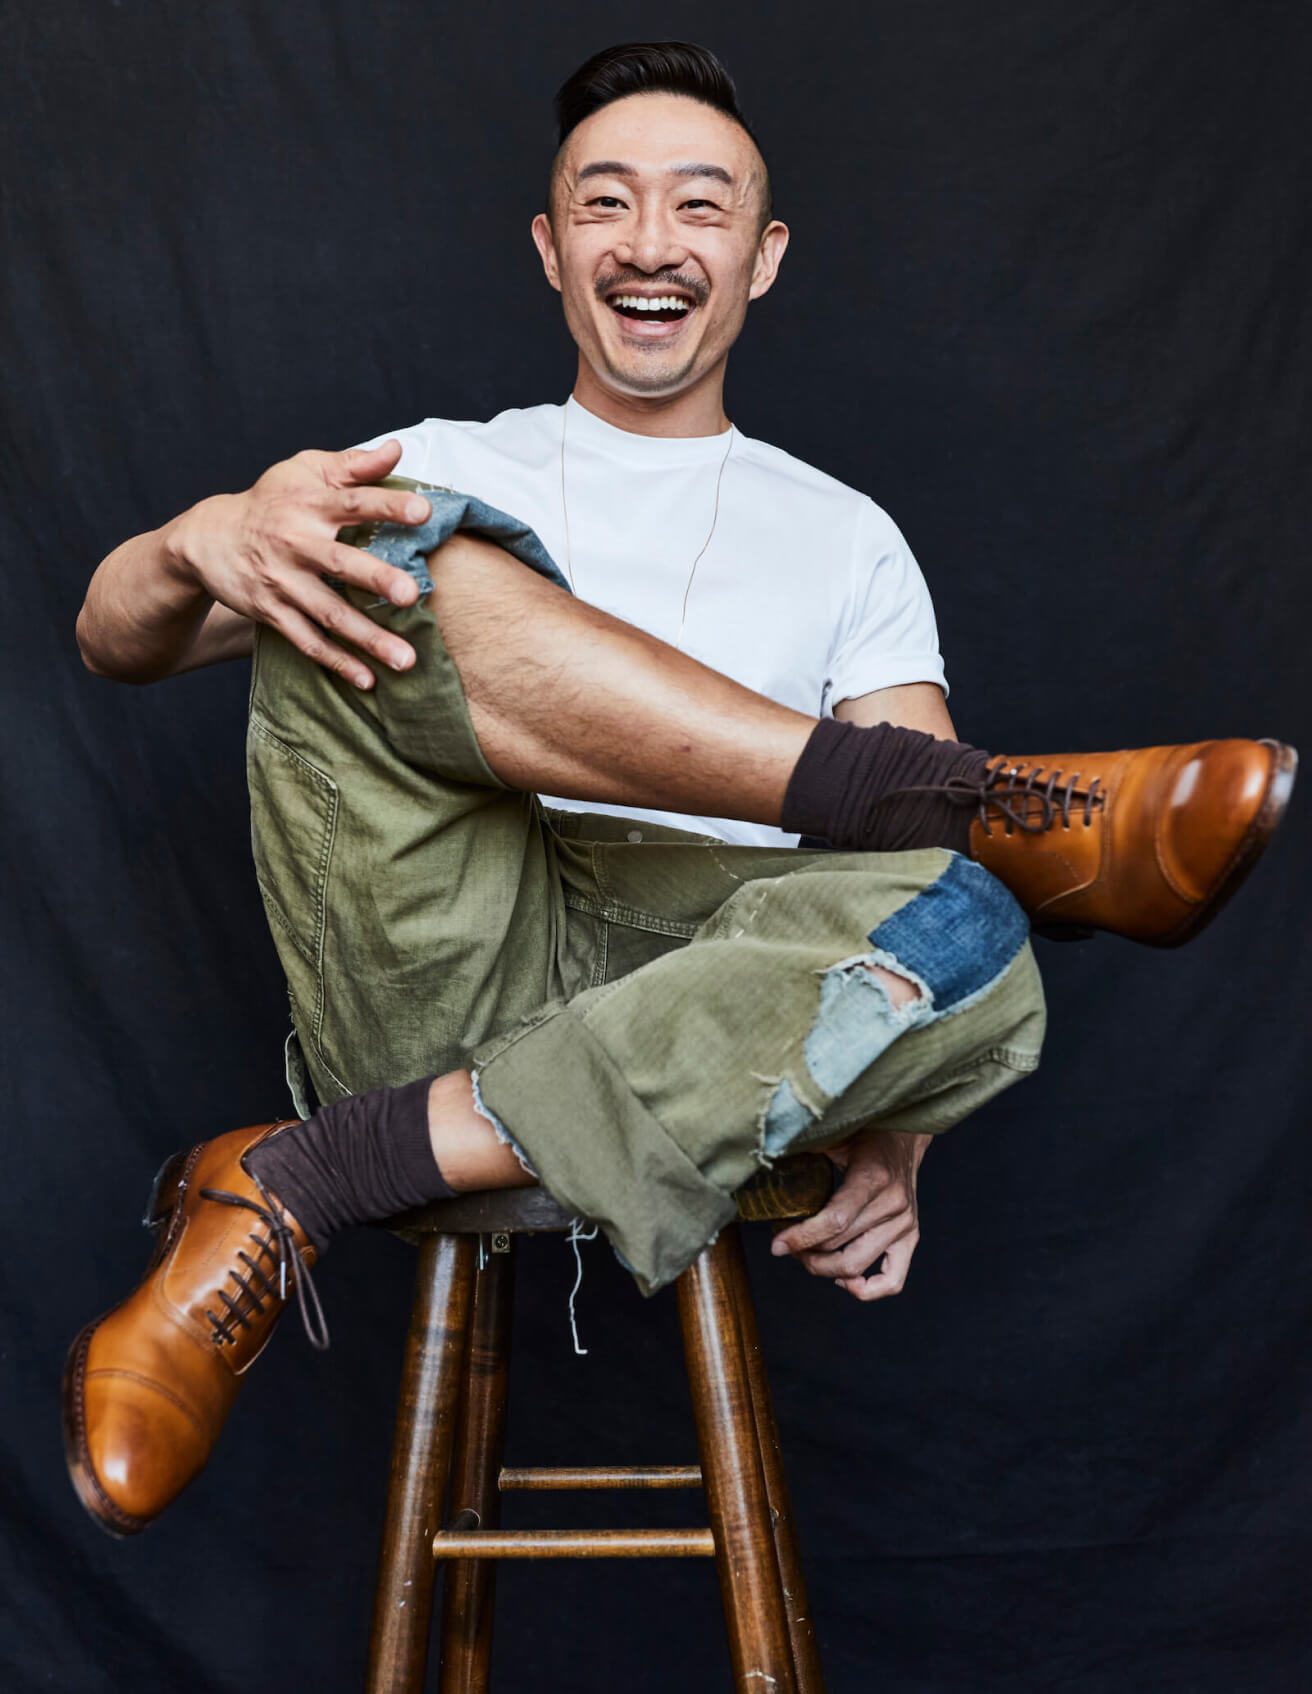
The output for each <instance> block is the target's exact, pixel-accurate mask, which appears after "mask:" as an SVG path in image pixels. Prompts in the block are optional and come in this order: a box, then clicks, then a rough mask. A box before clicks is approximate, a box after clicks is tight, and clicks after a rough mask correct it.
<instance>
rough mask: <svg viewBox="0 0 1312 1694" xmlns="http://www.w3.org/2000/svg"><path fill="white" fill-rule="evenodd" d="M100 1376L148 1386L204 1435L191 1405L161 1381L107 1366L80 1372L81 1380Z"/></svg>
mask: <svg viewBox="0 0 1312 1694" xmlns="http://www.w3.org/2000/svg"><path fill="white" fill-rule="evenodd" d="M102 1376H115V1377H122V1378H123V1380H124V1381H125V1382H137V1383H140V1385H141V1386H142V1387H143V1388H149V1389H150V1391H151V1393H152V1394H158V1395H159V1396H160V1398H161V1399H162V1400H167V1401H168V1402H169V1403H170V1405H173V1406H176V1407H177V1409H178V1410H179V1411H180V1412H181V1413H182V1415H183V1417H184V1418H186V1419H187V1421H188V1423H190V1424H191V1425H192V1427H193V1428H194V1429H195V1430H196V1431H197V1432H198V1434H201V1435H204V1433H205V1429H204V1426H203V1424H202V1423H201V1421H200V1419H199V1418H198V1417H197V1416H196V1414H195V1412H193V1411H192V1409H191V1407H190V1406H188V1405H187V1403H186V1402H185V1401H184V1400H182V1399H180V1398H179V1397H178V1395H176V1394H175V1393H174V1392H173V1390H172V1389H171V1388H166V1387H165V1386H164V1384H163V1383H162V1382H155V1381H153V1380H152V1379H151V1378H150V1377H148V1376H142V1375H141V1373H140V1372H139V1371H134V1370H117V1369H113V1370H111V1369H109V1368H105V1369H101V1370H89V1371H84V1372H83V1374H82V1380H83V1382H90V1381H91V1379H92V1377H102Z"/></svg>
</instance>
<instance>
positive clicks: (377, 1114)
mask: <svg viewBox="0 0 1312 1694" xmlns="http://www.w3.org/2000/svg"><path fill="white" fill-rule="evenodd" d="M432 1080H433V1079H432V1077H431V1076H427V1077H423V1078H421V1079H420V1080H419V1081H418V1082H407V1083H406V1084H404V1086H403V1087H400V1088H375V1089H373V1090H372V1091H371V1092H370V1093H368V1094H353V1095H351V1096H349V1097H348V1098H347V1099H345V1100H337V1101H335V1102H334V1103H333V1104H332V1105H331V1106H320V1108H319V1110H318V1111H317V1112H315V1113H314V1115H313V1117H309V1118H306V1120H305V1122H304V1123H296V1124H292V1125H291V1126H290V1127H289V1128H287V1129H282V1130H279V1131H278V1133H277V1134H276V1135H271V1136H270V1137H269V1139H268V1140H267V1141H262V1142H261V1143H260V1145H259V1146H258V1147H256V1148H255V1150H254V1151H253V1152H251V1153H249V1154H247V1158H246V1162H247V1165H248V1167H249V1168H250V1169H251V1170H252V1171H253V1172H254V1173H255V1175H256V1176H258V1177H259V1179H260V1181H261V1182H262V1183H264V1185H265V1187H266V1188H268V1189H269V1190H270V1191H271V1192H272V1194H273V1195H274V1197H275V1198H276V1199H277V1200H278V1201H279V1202H280V1204H282V1205H284V1206H285V1207H286V1208H287V1210H288V1211H289V1212H290V1213H291V1214H292V1216H293V1217H294V1218H295V1219H296V1221H297V1223H299V1224H300V1226H301V1228H302V1229H303V1230H304V1231H305V1233H306V1234H307V1235H308V1236H309V1238H310V1240H311V1241H312V1242H313V1243H314V1246H315V1248H316V1250H317V1251H318V1252H320V1253H322V1252H323V1250H324V1248H325V1247H326V1246H327V1245H328V1243H329V1241H331V1240H332V1238H333V1236H334V1235H336V1234H338V1232H339V1231H341V1230H343V1229H346V1228H347V1227H348V1226H349V1225H351V1224H357V1223H377V1222H379V1221H381V1220H382V1219H383V1218H390V1217H395V1216H396V1214H397V1213H398V1212H404V1211H407V1210H408V1209H409V1208H410V1207H412V1206H422V1205H424V1204H425V1203H426V1202H427V1201H429V1200H441V1199H444V1198H445V1197H446V1196H447V1195H448V1194H451V1193H452V1192H453V1190H452V1188H451V1187H450V1185H449V1184H448V1183H447V1181H446V1179H445V1177H443V1175H442V1173H441V1171H440V1170H439V1169H438V1166H437V1160H436V1159H435V1158H434V1157H433V1147H432V1143H431V1141H430V1140H429V1137H428V1085H429V1083H430V1082H432Z"/></svg>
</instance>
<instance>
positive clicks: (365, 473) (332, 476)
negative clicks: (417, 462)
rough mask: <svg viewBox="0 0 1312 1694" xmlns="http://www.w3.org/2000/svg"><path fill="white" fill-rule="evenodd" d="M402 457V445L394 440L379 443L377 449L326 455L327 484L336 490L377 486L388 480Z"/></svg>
mask: <svg viewBox="0 0 1312 1694" xmlns="http://www.w3.org/2000/svg"><path fill="white" fill-rule="evenodd" d="M400 457H401V443H400V442H399V441H398V440H397V439H396V437H395V436H392V437H390V438H389V439H388V440H386V441H380V442H379V443H378V445H377V447H346V448H344V449H343V450H342V451H341V452H340V453H325V454H324V466H323V471H324V480H325V481H326V482H330V483H332V484H334V485H335V486H341V485H343V484H345V483H350V482H377V481H378V478H379V477H380V476H387V475H388V473H389V472H390V471H391V470H392V469H393V468H394V467H395V466H396V464H397V462H398V461H399V460H400Z"/></svg>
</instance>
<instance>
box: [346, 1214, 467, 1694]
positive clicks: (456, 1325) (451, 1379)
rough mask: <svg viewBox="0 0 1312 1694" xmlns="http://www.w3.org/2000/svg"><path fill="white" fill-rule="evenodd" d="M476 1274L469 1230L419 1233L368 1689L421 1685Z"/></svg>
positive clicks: (402, 1692)
mask: <svg viewBox="0 0 1312 1694" xmlns="http://www.w3.org/2000/svg"><path fill="white" fill-rule="evenodd" d="M473 1274H474V1239H473V1237H471V1236H467V1235H463V1236H461V1235H431V1236H428V1237H426V1238H425V1239H424V1241H423V1243H422V1245H421V1246H420V1248H419V1269H418V1275H417V1278H416V1286H415V1303H414V1307H413V1309H412V1311H411V1314H410V1333H409V1335H408V1336H407V1338H406V1349H405V1368H404V1370H403V1372H402V1375H401V1397H400V1406H399V1408H398V1410H397V1415H396V1438H395V1441H394V1443H393V1446H392V1480H391V1484H390V1486H389V1488H388V1492H387V1519H386V1522H385V1524H384V1526H383V1546H382V1552H381V1555H380V1557H379V1561H378V1587H377V1591H376V1594H375V1598H374V1626H373V1632H372V1634H371V1635H370V1638H369V1669H368V1673H367V1676H366V1679H365V1688H366V1690H367V1694H422V1689H423V1683H424V1671H425V1666H426V1664H427V1660H428V1630H429V1620H430V1618H431V1616H432V1609H433V1583H434V1580H435V1577H436V1570H437V1566H436V1562H435V1561H434V1558H433V1537H434V1535H436V1533H437V1531H438V1529H439V1528H440V1527H441V1522H442V1494H443V1490H444V1489H445V1486H446V1476H447V1470H448V1468H449V1466H450V1462H451V1441H452V1435H453V1426H454V1423H455V1413H456V1405H457V1399H458V1395H459V1392H460V1372H461V1365H462V1363H463V1361H464V1353H465V1332H466V1329H467V1327H468V1321H469V1303H470V1289H471V1285H472V1282H473Z"/></svg>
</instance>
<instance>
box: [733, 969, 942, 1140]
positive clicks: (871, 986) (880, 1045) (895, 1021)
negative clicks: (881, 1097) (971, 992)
mask: <svg viewBox="0 0 1312 1694" xmlns="http://www.w3.org/2000/svg"><path fill="white" fill-rule="evenodd" d="M875 966H882V967H883V968H884V969H886V970H889V971H892V972H893V973H894V974H895V975H897V976H901V977H904V978H905V979H906V980H907V981H908V982H910V983H911V984H912V985H913V986H914V987H915V988H916V990H917V995H916V998H915V999H914V1000H908V1001H907V1002H905V1004H903V1005H901V1006H895V1005H894V1004H893V1002H892V1000H891V999H890V998H889V994H888V990H887V989H886V988H885V987H884V985H883V983H882V982H881V981H880V980H879V978H878V977H877V976H875V975H874V967H875ZM936 1016H937V1013H936V1011H935V1008H934V996H933V994H932V993H931V992H930V990H929V988H928V986H927V985H926V984H925V983H923V982H922V981H921V980H920V979H919V978H918V977H917V976H916V975H915V973H914V972H912V971H907V970H904V969H903V967H902V966H901V965H900V964H899V963H898V962H897V961H896V960H895V959H892V958H890V957H889V956H888V955H887V954H884V955H883V956H882V957H879V958H874V957H871V956H870V955H868V954H866V955H862V956H861V957H859V958H856V959H844V960H842V961H841V962H840V963H838V964H836V965H833V966H831V967H830V969H829V970H827V971H826V972H825V973H824V978H823V980H822V982H821V984H820V1005H819V1008H818V1010H817V1011H816V1015H815V1021H814V1022H813V1023H812V1025H811V1029H810V1033H809V1034H808V1035H807V1038H806V1043H805V1046H804V1047H803V1049H802V1054H803V1057H804V1058H805V1060H806V1068H807V1071H808V1072H809V1073H810V1077H811V1080H812V1081H813V1082H814V1083H815V1085H816V1087H817V1088H819V1089H820V1090H821V1091H822V1092H823V1093H825V1094H827V1095H829V1096H830V1097H831V1098H833V1097H835V1096H836V1095H839V1094H841V1093H843V1091H844V1090H845V1089H847V1088H850V1087H851V1085H852V1084H853V1083H854V1082H855V1081H856V1079H857V1077H859V1076H860V1075H861V1073H862V1072H863V1071H865V1070H868V1069H869V1068H870V1066H871V1065H873V1064H874V1062H875V1060H876V1059H878V1058H879V1057H880V1055H881V1054H882V1053H884V1052H886V1051H887V1049H888V1048H889V1047H891V1046H892V1044H893V1042H894V1041H896V1040H897V1038H898V1036H899V1035H903V1034H905V1033H906V1031H907V1030H909V1029H918V1028H919V1027H920V1026H921V1025H922V1024H926V1023H931V1022H932V1021H933V1019H934V1018H935V1017H936ZM817 1116H818V1114H817V1113H816V1112H814V1111H812V1110H811V1108H810V1107H809V1106H808V1105H807V1104H806V1103H805V1102H804V1101H803V1100H802V1099H801V1098H800V1097H799V1095H798V1093H797V1090H796V1089H795V1088H794V1086H793V1084H792V1083H791V1082H790V1081H789V1080H788V1078H787V1077H784V1078H783V1080H782V1081H781V1082H780V1083H779V1084H778V1085H777V1086H776V1088H775V1090H774V1093H773V1094H772V1095H771V1097H770V1103H769V1105H768V1106H767V1107H766V1109H765V1113H764V1115H763V1117H762V1119H761V1144H760V1151H761V1154H762V1156H763V1158H766V1159H773V1158H778V1156H779V1155H780V1154H781V1153H784V1152H787V1150H788V1148H789V1147H791V1146H792V1145H793V1143H794V1142H795V1141H796V1140H797V1139H798V1137H799V1136H800V1135H801V1134H802V1133H803V1132H804V1131H805V1130H806V1129H808V1128H809V1127H810V1125H811V1124H813V1123H814V1122H815V1120H816V1117H817Z"/></svg>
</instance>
